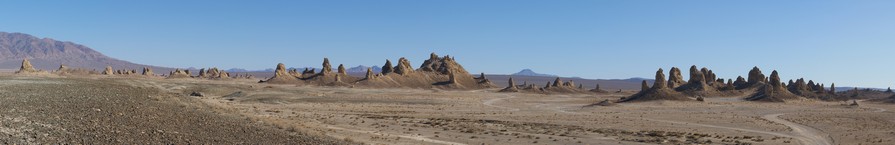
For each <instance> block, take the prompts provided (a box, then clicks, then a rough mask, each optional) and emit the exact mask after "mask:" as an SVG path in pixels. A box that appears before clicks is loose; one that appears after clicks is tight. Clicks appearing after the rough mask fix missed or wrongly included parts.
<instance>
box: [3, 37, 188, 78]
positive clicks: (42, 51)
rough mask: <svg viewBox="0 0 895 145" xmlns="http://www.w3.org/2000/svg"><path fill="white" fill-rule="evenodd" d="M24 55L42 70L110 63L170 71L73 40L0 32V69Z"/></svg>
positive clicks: (12, 65) (19, 61)
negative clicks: (102, 51)
mask: <svg viewBox="0 0 895 145" xmlns="http://www.w3.org/2000/svg"><path fill="white" fill-rule="evenodd" d="M26 58H27V59H29V61H31V64H32V65H34V67H35V68H37V69H42V70H56V69H58V68H59V65H66V66H69V67H74V68H86V69H97V70H100V71H102V69H104V68H105V67H106V66H112V68H113V69H136V70H140V69H142V68H143V67H151V68H153V69H154V70H155V71H156V72H166V71H168V70H171V69H170V68H166V67H158V66H151V65H144V64H137V63H132V62H128V61H124V60H119V59H115V58H111V57H108V56H106V55H103V54H102V53H100V52H97V51H95V50H93V49H91V48H89V47H87V46H84V45H80V44H76V43H73V42H68V41H58V40H53V39H50V38H37V37H34V36H31V35H28V34H23V33H7V32H0V69H18V68H19V67H21V65H22V59H26Z"/></svg>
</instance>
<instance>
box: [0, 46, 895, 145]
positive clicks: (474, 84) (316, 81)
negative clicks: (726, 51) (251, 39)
mask: <svg viewBox="0 0 895 145" xmlns="http://www.w3.org/2000/svg"><path fill="white" fill-rule="evenodd" d="M21 64H22V65H21V67H20V69H19V70H17V71H16V72H10V73H5V74H2V77H0V79H2V81H0V82H3V83H2V84H0V91H2V92H3V95H4V96H5V97H2V98H3V99H4V100H3V101H2V102H4V103H3V106H2V108H4V110H7V112H6V113H4V115H3V119H4V120H3V121H0V122H2V123H3V124H4V126H3V127H2V129H0V133H3V134H6V135H5V136H3V138H2V140H3V141H4V142H5V143H9V144H32V143H38V144H42V143H60V142H62V143H108V144H131V143H146V142H156V143H174V144H186V143H190V144H191V143H224V144H230V143H265V144H267V143H270V144H455V145H461V144H806V145H808V144H811V145H814V144H888V143H890V142H893V141H895V138H892V136H895V125H893V121H895V114H893V112H891V111H890V110H892V109H895V107H893V106H895V105H892V102H893V101H895V93H893V92H892V90H891V89H890V90H886V91H879V90H858V89H857V88H856V89H854V90H849V91H836V90H835V87H833V85H834V84H831V88H830V89H833V90H830V89H827V88H825V87H824V85H823V84H821V83H815V82H813V81H809V83H807V84H806V83H805V81H804V79H797V81H794V82H793V81H790V83H788V84H787V83H783V82H781V81H780V78H779V76H778V73H777V72H776V71H774V72H773V73H772V74H771V75H770V76H769V77H764V76H765V75H764V74H763V73H762V72H761V70H760V69H759V68H757V67H756V68H753V69H752V70H751V71H749V73H748V80H747V79H745V78H743V77H739V78H737V81H735V82H734V81H733V80H732V79H728V80H727V82H725V81H724V79H721V78H716V75H715V74H714V73H712V71H711V70H709V69H706V68H703V69H701V70H700V69H697V67H696V66H692V67H691V68H690V79H689V80H688V81H683V77H682V76H681V72H680V69H678V68H672V69H671V70H670V71H668V74H670V75H668V78H669V79H668V80H666V79H665V78H666V75H665V72H664V71H663V70H662V69H659V70H658V71H657V72H656V78H655V79H654V82H647V81H646V80H644V81H643V84H642V85H643V86H642V88H641V90H639V91H637V90H622V91H607V90H603V89H601V88H599V87H598V86H599V84H595V85H594V86H597V87H595V88H584V87H583V85H582V84H576V83H574V82H573V81H563V80H562V79H560V78H556V79H555V80H554V82H548V84H547V85H545V86H540V85H534V84H516V81H514V80H513V79H512V78H509V81H507V82H508V84H507V85H506V87H503V88H501V87H497V85H495V84H493V83H492V82H491V81H490V80H488V78H486V77H485V76H484V75H483V74H482V75H480V76H473V75H472V74H470V73H469V72H467V71H466V70H465V69H463V67H462V66H461V65H460V64H459V63H457V61H456V60H454V58H453V57H450V56H444V57H440V56H438V55H436V54H434V53H433V54H431V56H430V59H428V60H426V61H424V62H423V64H422V65H421V67H420V68H418V69H415V68H413V67H412V66H411V65H410V63H409V61H408V60H407V59H404V58H401V59H399V61H398V63H397V65H395V66H394V67H392V65H391V64H392V62H391V61H387V62H386V65H384V68H383V73H375V74H374V73H373V72H372V71H368V73H367V74H366V75H365V76H364V77H355V76H351V75H348V74H347V73H346V72H345V69H344V67H343V66H342V65H340V67H338V68H332V65H331V64H330V61H329V59H324V61H323V63H322V68H323V70H320V71H315V70H303V71H301V72H299V71H298V70H286V69H285V68H286V66H285V65H284V64H282V63H280V64H278V65H277V69H276V70H275V71H274V72H273V73H274V76H273V77H270V78H262V79H258V78H254V77H252V76H239V75H231V74H230V73H227V72H223V71H220V70H218V69H216V68H209V69H201V71H200V72H198V74H193V73H191V72H190V71H188V70H180V69H176V70H174V71H171V72H169V73H167V74H161V75H159V74H156V73H153V71H152V69H151V68H148V67H147V68H143V69H142V71H140V72H137V71H136V69H121V70H118V71H114V70H115V69H113V68H112V67H107V68H106V69H105V70H104V71H103V72H95V71H87V70H85V69H77V68H70V67H65V66H60V67H59V69H58V70H55V71H43V70H38V69H35V68H34V67H33V66H32V65H31V64H30V62H29V61H28V60H27V59H24V60H23V61H22V63H21ZM327 70H330V71H327ZM259 80H260V81H259ZM709 80H715V81H709Z"/></svg>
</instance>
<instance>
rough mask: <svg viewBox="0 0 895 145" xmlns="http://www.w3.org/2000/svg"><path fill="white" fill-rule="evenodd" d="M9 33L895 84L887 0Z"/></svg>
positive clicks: (33, 12) (308, 54)
mask: <svg viewBox="0 0 895 145" xmlns="http://www.w3.org/2000/svg"><path fill="white" fill-rule="evenodd" d="M2 5H4V6H3V8H0V31H3V32H21V33H27V34H31V35H35V36H37V37H41V38H43V37H48V38H53V39H56V40H62V41H72V42H76V43H79V44H83V45H86V46H88V47H91V48H93V49H95V50H97V51H100V52H102V53H104V54H105V55H108V56H111V57H114V58H118V59H122V60H127V61H131V62H135V63H141V64H151V65H158V66H168V67H219V68H245V69H250V70H253V69H266V68H273V67H275V65H276V64H277V63H280V62H282V63H285V64H286V65H287V66H290V67H306V66H315V67H316V66H320V63H321V62H322V58H323V57H329V59H330V60H331V61H332V62H333V63H335V64H345V65H346V66H357V65H367V66H372V65H382V64H383V63H384V62H385V59H391V60H392V61H395V60H397V59H398V58H400V57H407V58H408V59H410V61H411V63H413V65H414V67H418V65H419V64H420V63H422V61H423V60H424V59H426V58H428V54H429V53H431V52H435V53H437V54H440V55H451V56H454V57H456V59H457V60H458V61H459V62H460V63H461V64H463V66H464V67H465V68H466V69H467V70H469V71H470V72H473V73H477V72H485V73H489V74H510V73H514V72H517V71H519V70H522V69H525V68H530V69H533V70H534V71H536V72H539V73H548V74H556V75H560V76H577V77H583V78H592V79H616V78H631V77H645V78H652V77H653V76H654V73H655V71H656V70H657V69H658V68H664V69H665V70H666V71H667V70H668V69H669V68H670V67H679V68H683V70H684V71H685V72H684V75H685V76H686V75H687V72H686V70H687V68H689V66H691V65H697V66H699V67H708V68H710V69H712V70H713V71H714V72H715V73H716V74H718V77H721V78H735V77H736V76H739V75H743V76H745V75H747V73H748V71H749V69H751V68H752V67H753V66H758V67H760V68H762V69H763V70H764V72H765V74H770V72H771V71H772V70H778V71H779V72H780V75H781V77H782V78H783V79H784V80H789V79H797V78H801V77H804V78H806V79H811V80H815V81H816V82H823V83H826V84H827V86H829V83H836V84H837V86H861V87H888V86H892V84H895V74H892V72H895V68H893V67H890V66H891V65H890V62H892V61H893V60H895V58H893V57H891V55H892V54H893V53H895V9H892V8H893V7H895V1H890V0H847V1H825V0H783V1H781V0H748V1H746V0H724V1H718V0H686V1H685V0H675V1H650V0H582V1H576V0H563V1H528V0H506V1H503V0H487V1H481V0H474V1H465V0H450V1H436V0H326V1H301V0H288V1H227V0H215V1H200V0H195V1H181V0H176V1H174V0H172V1H168V0H152V1H102V0H97V1H61V0H60V1H51V0H40V1H32V0H14V1H4V2H3V4H2Z"/></svg>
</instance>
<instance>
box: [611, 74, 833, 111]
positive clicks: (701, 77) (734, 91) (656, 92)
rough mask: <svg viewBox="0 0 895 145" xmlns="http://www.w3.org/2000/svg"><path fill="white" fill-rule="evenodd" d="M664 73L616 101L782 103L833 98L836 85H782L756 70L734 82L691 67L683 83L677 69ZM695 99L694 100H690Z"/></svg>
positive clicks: (800, 82) (801, 82)
mask: <svg viewBox="0 0 895 145" xmlns="http://www.w3.org/2000/svg"><path fill="white" fill-rule="evenodd" d="M663 72H664V71H663V70H662V69H661V68H660V69H659V70H658V71H656V80H655V82H653V86H652V87H649V84H648V83H647V82H646V81H643V82H642V84H643V87H642V89H641V91H640V92H638V93H637V94H634V95H631V96H629V97H625V98H622V99H620V100H619V102H631V101H648V100H682V101H685V100H702V98H703V97H717V96H739V95H745V94H744V93H750V92H751V94H749V95H747V97H746V98H744V99H745V100H749V101H769V102H784V101H786V100H793V99H801V98H816V99H826V98H831V97H834V96H835V86H834V84H831V85H830V89H829V90H827V89H826V88H825V87H824V84H819V83H815V82H814V81H811V80H809V81H808V82H807V83H805V79H798V80H796V81H792V80H790V81H789V83H788V84H787V83H783V82H781V80H780V76H779V75H778V73H777V71H776V70H775V71H773V72H772V73H771V75H770V77H765V75H764V74H763V73H762V72H761V70H760V69H759V68H758V67H753V68H752V70H750V71H749V74H748V78H743V77H742V76H739V77H737V78H736V80H732V79H727V80H726V82H725V80H724V79H722V78H716V75H715V73H714V72H712V70H709V69H707V68H702V69H697V67H696V66H695V65H694V66H691V67H690V79H689V80H688V81H683V77H682V76H681V72H680V69H678V68H676V67H673V68H671V70H670V71H669V72H668V73H669V77H668V78H669V79H668V80H666V79H665V74H664V73H663ZM693 98H697V99H693Z"/></svg>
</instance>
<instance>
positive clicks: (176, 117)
mask: <svg viewBox="0 0 895 145" xmlns="http://www.w3.org/2000/svg"><path fill="white" fill-rule="evenodd" d="M184 97H187V96H182V95H178V94H171V93H165V92H162V91H160V90H158V89H154V88H149V87H134V86H129V85H127V84H125V83H120V82H117V81H114V80H112V79H89V78H80V79H69V78H31V77H0V143H2V144H352V143H349V142H344V141H342V140H338V139H333V138H331V137H325V136H319V135H309V134H306V133H303V132H300V131H296V130H287V129H280V128H277V127H273V126H272V125H268V124H265V123H262V122H258V121H253V120H252V119H247V118H246V117H241V116H236V115H228V114H226V113H217V112H214V111H210V110H213V109H206V107H205V106H204V105H201V104H202V103H197V102H195V101H191V99H185V98H184Z"/></svg>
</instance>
